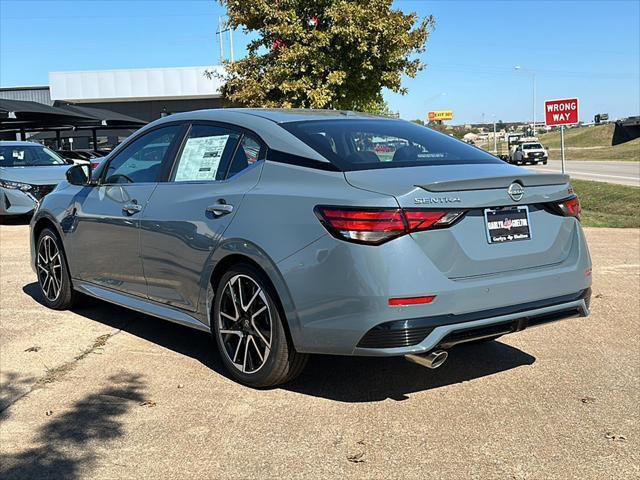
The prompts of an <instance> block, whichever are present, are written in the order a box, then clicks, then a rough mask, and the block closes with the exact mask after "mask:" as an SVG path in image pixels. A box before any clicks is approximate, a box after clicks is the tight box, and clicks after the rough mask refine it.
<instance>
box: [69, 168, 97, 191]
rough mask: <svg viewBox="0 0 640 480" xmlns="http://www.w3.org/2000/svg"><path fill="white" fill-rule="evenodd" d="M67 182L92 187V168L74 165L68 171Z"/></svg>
mask: <svg viewBox="0 0 640 480" xmlns="http://www.w3.org/2000/svg"><path fill="white" fill-rule="evenodd" d="M66 175H67V181H68V182H69V183H70V184H71V185H80V186H84V185H90V183H91V182H90V179H91V167H90V166H89V165H74V166H73V167H71V168H69V170H67V174H66Z"/></svg>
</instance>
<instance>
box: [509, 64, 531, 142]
mask: <svg viewBox="0 0 640 480" xmlns="http://www.w3.org/2000/svg"><path fill="white" fill-rule="evenodd" d="M514 68H515V69H516V70H521V71H523V72H526V73H528V74H529V75H531V81H532V84H533V105H532V116H533V136H534V137H535V136H536V72H534V71H533V70H528V69H526V68H523V67H521V66H520V65H516V66H515V67H514Z"/></svg>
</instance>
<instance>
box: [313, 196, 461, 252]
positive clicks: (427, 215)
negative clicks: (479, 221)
mask: <svg viewBox="0 0 640 480" xmlns="http://www.w3.org/2000/svg"><path fill="white" fill-rule="evenodd" d="M314 211H315V213H316V215H317V216H318V218H319V219H320V221H321V222H322V224H323V225H324V226H325V228H326V229H327V230H328V231H329V233H331V234H332V235H333V236H334V237H336V238H340V239H342V240H348V241H352V242H356V243H365V244H370V245H380V244H381V243H384V242H386V241H389V240H391V239H393V238H396V237H399V236H401V235H405V234H407V233H411V232H417V231H421V230H429V229H436V228H444V227H448V226H450V225H452V224H453V223H454V222H455V221H456V220H458V219H459V218H460V217H461V216H462V215H463V214H464V213H465V212H464V210H455V211H451V210H403V209H401V208H352V207H325V206H317V207H316V208H315V210H314Z"/></svg>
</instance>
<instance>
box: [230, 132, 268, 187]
mask: <svg viewBox="0 0 640 480" xmlns="http://www.w3.org/2000/svg"><path fill="white" fill-rule="evenodd" d="M263 151H264V150H263V149H262V148H261V144H260V141H259V140H258V139H257V138H255V137H254V136H253V135H250V134H244V135H243V136H242V140H241V141H240V145H238V148H237V149H236V151H235V152H234V154H233V159H232V161H231V165H230V166H229V172H228V173H227V178H230V177H233V176H234V175H237V174H238V173H240V172H241V171H243V170H244V169H245V168H249V167H250V166H251V165H253V164H254V163H256V162H257V161H258V160H262V157H261V154H262V152H263Z"/></svg>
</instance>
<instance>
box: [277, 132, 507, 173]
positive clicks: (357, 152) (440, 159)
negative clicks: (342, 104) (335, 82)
mask: <svg viewBox="0 0 640 480" xmlns="http://www.w3.org/2000/svg"><path fill="white" fill-rule="evenodd" d="M282 127H283V128H285V129H286V130H288V131H289V132H291V133H292V134H293V135H295V136H296V137H298V138H299V139H300V140H302V141H303V142H305V143H306V144H307V145H309V146H310V147H312V148H313V149H314V150H316V151H317V152H318V153H320V154H321V155H322V156H324V157H326V158H327V159H328V160H330V161H331V162H332V163H333V164H334V165H335V166H336V167H338V168H339V169H340V170H344V171H349V170H368V169H373V168H394V167H416V166H425V165H450V164H451V165H456V164H457V165H459V164H478V163H501V162H502V161H501V160H500V159H498V158H496V157H494V156H493V155H490V154H489V153H487V152H485V151H484V150H480V149H479V148H476V147H473V146H471V145H468V144H466V143H464V142H461V141H459V140H456V139H455V138H453V137H450V136H448V135H444V134H442V133H440V132H436V131H435V130H431V129H430V128H426V127H422V126H420V125H417V124H415V123H411V122H404V121H401V120H373V119H372V120H356V119H353V120H315V121H305V122H292V123H285V124H282Z"/></svg>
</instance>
